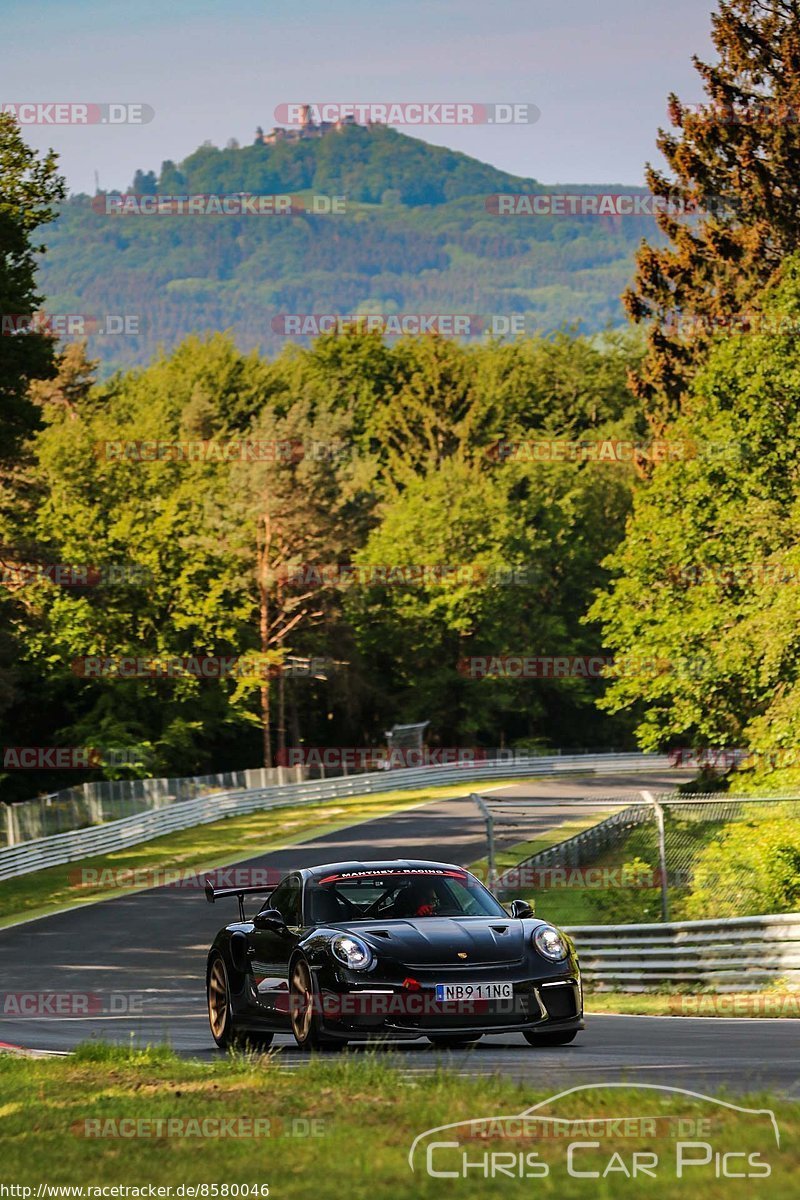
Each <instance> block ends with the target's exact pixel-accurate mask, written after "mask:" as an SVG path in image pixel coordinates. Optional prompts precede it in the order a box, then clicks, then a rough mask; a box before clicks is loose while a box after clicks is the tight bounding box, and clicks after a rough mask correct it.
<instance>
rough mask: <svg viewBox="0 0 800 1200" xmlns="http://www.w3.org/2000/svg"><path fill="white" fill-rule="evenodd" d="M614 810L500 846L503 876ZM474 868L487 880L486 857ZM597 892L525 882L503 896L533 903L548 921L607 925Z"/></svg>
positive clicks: (499, 868)
mask: <svg viewBox="0 0 800 1200" xmlns="http://www.w3.org/2000/svg"><path fill="white" fill-rule="evenodd" d="M614 811H616V810H614V809H610V810H608V811H605V812H597V813H592V814H591V815H589V816H583V817H575V818H574V819H573V820H571V821H564V822H563V823H562V824H561V825H556V826H554V827H553V828H552V829H550V830H548V831H547V833H542V834H540V835H539V836H538V837H535V838H533V839H532V840H531V841H527V842H516V843H515V844H514V845H512V846H505V847H503V848H502V849H499V850H498V851H497V852H496V854H495V866H496V870H497V872H498V873H499V874H501V875H502V873H503V872H504V871H509V870H512V869H513V868H514V867H516V866H518V864H519V863H521V862H522V861H523V860H524V859H526V858H531V857H532V856H533V855H534V854H540V853H541V852H542V851H543V850H549V849H550V847H551V846H556V845H558V843H559V842H565V841H566V840H567V839H568V838H571V837H575V835H576V834H578V833H583V831H584V830H585V829H591V827H592V826H593V825H598V824H599V823H600V822H601V821H604V820H605V819H606V817H608V816H610V815H611V813H612V812H614ZM470 870H471V871H474V872H475V874H476V875H478V877H479V878H480V879H486V877H487V870H488V863H487V860H486V859H485V858H481V859H478V861H477V862H474V863H473V864H472V865H471V866H470ZM594 895H596V893H592V892H591V891H585V890H583V889H579V888H574V887H569V888H567V887H565V888H555V887H553V888H538V889H536V888H530V887H525V886H524V885H523V886H520V887H519V888H513V887H511V888H507V889H505V890H504V892H503V899H504V900H506V901H508V900H511V899H516V898H520V899H524V900H527V901H528V902H529V903H531V904H532V905H533V907H534V909H535V911H536V914H537V916H540V917H546V918H547V920H548V921H552V922H553V923H554V924H556V925H590V924H604V923H606V922H607V920H608V918H606V917H600V916H599V914H598V911H597V906H596V905H595V904H593V897H594Z"/></svg>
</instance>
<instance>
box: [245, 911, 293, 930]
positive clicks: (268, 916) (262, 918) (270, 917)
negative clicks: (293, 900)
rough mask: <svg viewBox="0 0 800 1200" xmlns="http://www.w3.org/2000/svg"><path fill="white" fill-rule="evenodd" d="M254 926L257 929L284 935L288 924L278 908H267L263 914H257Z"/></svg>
mask: <svg viewBox="0 0 800 1200" xmlns="http://www.w3.org/2000/svg"><path fill="white" fill-rule="evenodd" d="M253 924H254V925H255V927H256V929H272V930H274V931H275V933H282V932H283V930H285V929H286V922H285V921H284V919H283V917H282V916H281V914H280V913H279V912H278V910H277V908H265V909H264V911H263V912H260V913H256V915H255V916H254V917H253Z"/></svg>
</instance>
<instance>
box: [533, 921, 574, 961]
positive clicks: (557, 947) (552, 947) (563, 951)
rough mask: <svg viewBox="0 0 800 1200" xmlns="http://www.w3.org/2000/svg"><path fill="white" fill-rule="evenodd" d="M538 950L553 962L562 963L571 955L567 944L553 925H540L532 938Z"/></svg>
mask: <svg viewBox="0 0 800 1200" xmlns="http://www.w3.org/2000/svg"><path fill="white" fill-rule="evenodd" d="M531 941H532V942H533V944H534V946H535V947H536V949H537V950H538V951H539V953H540V954H543V955H544V957H545V958H549V959H550V961H551V962H561V960H562V958H566V957H567V955H568V954H569V949H568V947H567V943H566V942H565V941H564V939H563V937H562V936H561V934H560V933H559V932H558V930H557V929H554V928H553V926H552V925H540V926H539V928H538V929H535V930H534V932H533V937H532V938H531Z"/></svg>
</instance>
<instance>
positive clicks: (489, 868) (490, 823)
mask: <svg viewBox="0 0 800 1200" xmlns="http://www.w3.org/2000/svg"><path fill="white" fill-rule="evenodd" d="M470 800H474V801H475V803H476V804H477V806H478V808H479V809H480V810H481V812H482V813H483V817H484V820H485V821H486V851H487V853H486V872H487V876H488V878H487V880H486V886H487V887H488V889H489V891H491V890H492V888H493V887H494V885H495V877H496V875H497V871H496V869H495V858H494V818H493V816H492V814H491V813H490V812H489V809H488V807H487V806H486V804H485V803H484V801H483V797H482V796H479V795H478V793H477V792H473V793H472V794H471V796H470Z"/></svg>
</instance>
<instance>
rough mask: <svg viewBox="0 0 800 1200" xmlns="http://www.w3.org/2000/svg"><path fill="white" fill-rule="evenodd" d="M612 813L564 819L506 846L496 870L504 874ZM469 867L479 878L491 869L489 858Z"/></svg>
mask: <svg viewBox="0 0 800 1200" xmlns="http://www.w3.org/2000/svg"><path fill="white" fill-rule="evenodd" d="M611 811H613V810H611ZM610 815H611V812H610V811H609V812H598V813H592V814H591V815H590V816H586V817H576V818H575V819H574V820H572V821H563V822H562V823H561V824H560V825H554V826H553V828H552V829H549V830H548V831H547V832H546V833H541V834H539V836H538V837H535V838H533V839H532V840H531V841H529V842H515V843H514V844H513V845H512V846H504V847H502V849H498V850H497V851H496V852H495V870H496V871H497V873H498V874H499V875H502V874H503V872H504V871H509V870H511V869H512V868H513V867H516V866H517V865H518V864H519V863H520V862H522V860H523V859H526V858H531V857H532V855H534V854H540V853H541V851H542V850H549V849H550V847H551V846H557V845H558V843H559V842H565V841H566V840H567V838H571V837H574V836H575V835H576V834H577V833H583V831H584V829H591V827H592V826H593V825H599V823H600V822H601V821H604V820H605V819H606V817H608V816H610ZM469 869H470V871H473V872H474V873H475V874H476V875H477V876H478V878H479V879H486V877H487V872H488V869H489V863H488V859H486V858H479V859H477V860H476V861H475V862H474V863H472V864H471V866H470V868H469Z"/></svg>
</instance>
